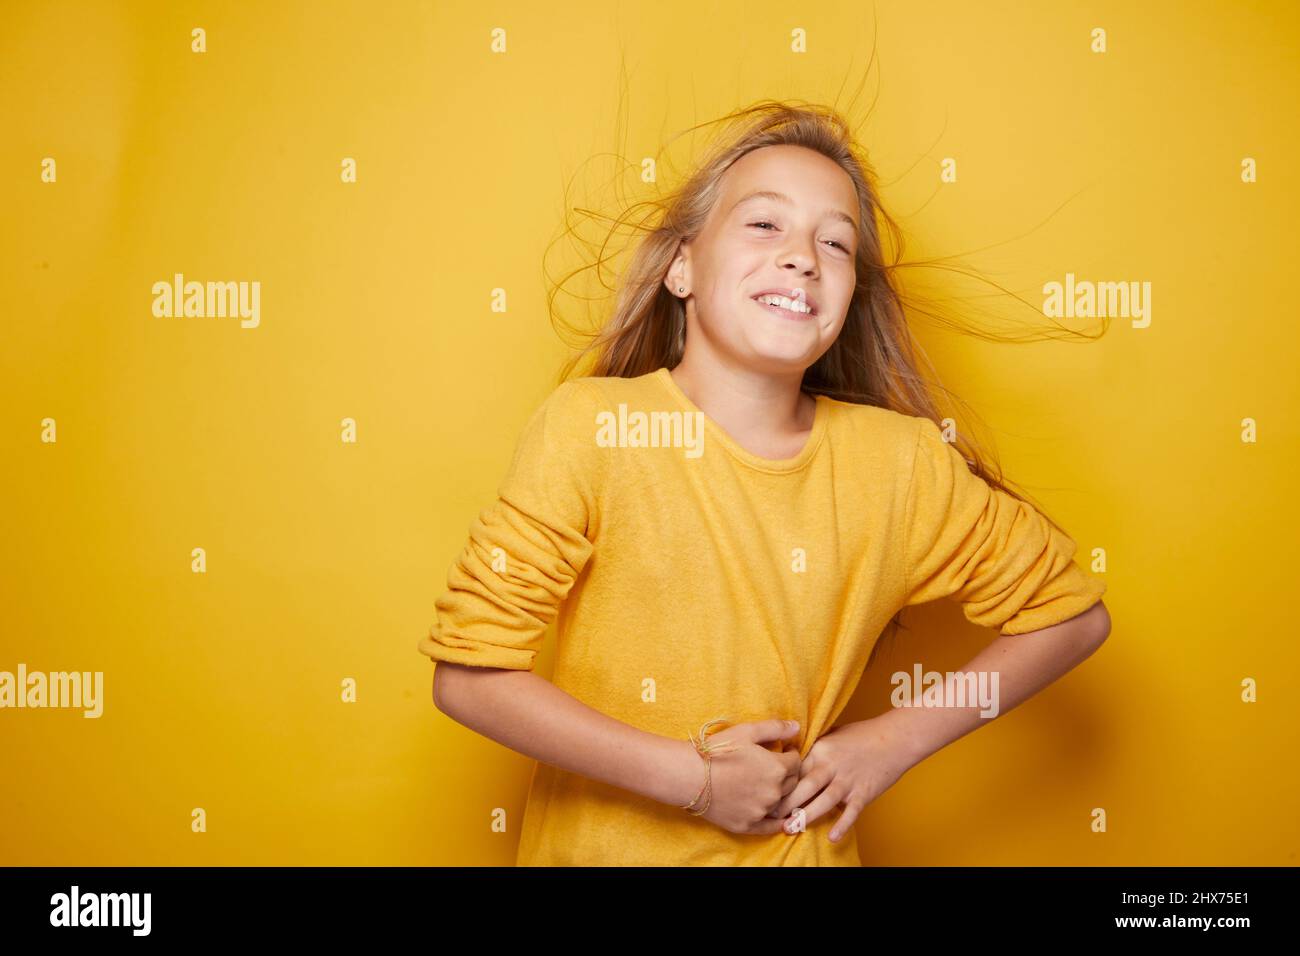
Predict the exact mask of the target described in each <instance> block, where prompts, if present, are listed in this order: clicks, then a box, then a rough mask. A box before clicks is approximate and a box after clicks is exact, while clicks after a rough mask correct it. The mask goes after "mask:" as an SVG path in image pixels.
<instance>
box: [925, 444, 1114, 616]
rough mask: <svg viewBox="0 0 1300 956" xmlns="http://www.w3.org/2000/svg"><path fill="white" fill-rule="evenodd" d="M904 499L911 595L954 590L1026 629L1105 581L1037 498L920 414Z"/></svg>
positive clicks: (1064, 612) (968, 604) (1092, 597)
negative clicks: (1031, 499)
mask: <svg viewBox="0 0 1300 956" xmlns="http://www.w3.org/2000/svg"><path fill="white" fill-rule="evenodd" d="M918 423H919V424H918V432H917V435H916V447H915V452H914V455H913V458H912V469H911V484H910V487H909V489H908V497H907V506H906V508H905V509H904V514H905V521H906V528H905V531H904V539H905V541H906V545H905V549H904V550H905V553H906V560H907V574H906V578H907V587H906V590H907V598H906V601H905V604H907V605H911V604H921V603H924V602H926V601H933V600H937V599H939V598H953V599H955V600H957V601H959V602H960V603H961V604H962V609H963V613H964V614H965V615H966V617H967V619H968V620H970V621H971V622H973V623H975V624H978V625H980V626H982V627H993V628H999V629H1000V632H1001V633H1002V634H1024V633H1026V632H1029V631H1036V630H1039V629H1041V628H1044V627H1050V626H1051V625H1053V624H1059V623H1061V622H1063V621H1066V620H1069V619H1070V618H1072V617H1075V616H1077V615H1079V614H1082V613H1083V612H1084V611H1086V610H1088V609H1089V608H1090V607H1092V606H1093V605H1094V604H1096V603H1097V602H1098V601H1099V600H1101V597H1102V595H1103V594H1104V593H1105V591H1106V584H1105V582H1104V581H1103V580H1102V579H1101V578H1099V577H1096V576H1095V575H1092V574H1089V573H1088V572H1086V571H1085V570H1084V569H1083V568H1082V567H1081V566H1080V565H1079V563H1078V562H1077V561H1075V560H1074V554H1075V551H1076V550H1077V546H1076V544H1075V542H1074V540H1073V539H1072V538H1070V537H1069V536H1067V535H1065V534H1062V533H1061V532H1060V531H1059V530H1058V529H1057V528H1055V527H1054V526H1053V525H1052V524H1051V523H1050V522H1049V521H1048V520H1047V519H1046V518H1044V517H1043V516H1042V515H1041V514H1040V513H1039V512H1038V511H1036V510H1035V509H1034V508H1033V507H1032V506H1031V505H1029V504H1027V503H1026V502H1023V501H1021V500H1020V499H1018V498H1016V497H1015V496H1013V495H1010V494H1008V493H1006V492H1004V491H1002V490H1000V489H997V488H994V487H993V486H992V485H990V484H988V483H987V482H986V481H984V479H983V478H981V477H979V476H978V475H976V474H974V473H973V472H972V471H971V470H970V468H969V466H968V465H967V464H966V460H965V459H964V458H963V457H962V455H961V453H960V452H959V451H958V450H957V448H956V447H954V446H953V445H952V444H950V443H948V442H946V441H944V439H943V436H942V434H941V433H940V431H939V428H938V426H937V425H935V423H934V422H932V421H930V420H929V419H926V418H920V419H918Z"/></svg>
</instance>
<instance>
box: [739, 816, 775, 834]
mask: <svg viewBox="0 0 1300 956" xmlns="http://www.w3.org/2000/svg"><path fill="white" fill-rule="evenodd" d="M784 825H785V821H784V820H773V819H770V818H769V817H764V818H763V819H761V820H759V821H758V822H757V823H754V824H751V825H750V827H749V829H748V830H747V831H746V832H747V833H754V834H762V835H764V836H766V835H768V834H772V833H780V832H781V828H782V827H783V826H784Z"/></svg>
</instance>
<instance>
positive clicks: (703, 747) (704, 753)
mask: <svg viewBox="0 0 1300 956" xmlns="http://www.w3.org/2000/svg"><path fill="white" fill-rule="evenodd" d="M730 719H731V718H730V717H715V718H713V720H710V721H708V722H707V723H706V724H704V726H702V727H701V728H700V739H699V741H696V739H695V737H694V735H690V734H688V736H690V741H691V745H692V746H694V747H695V752H696V753H698V754H699V755H700V756H701V757H703V758H704V768H705V775H704V786H703V787H701V788H700V792H699V793H697V794H696V795H695V799H694V800H692V801H691V802H690V803H687V804H683V805H682V809H683V810H685V811H686V812H688V813H690V814H691V815H692V816H697V817H698V816H700V815H702V814H703V813H704V812H705V811H707V810H708V809H709V804H710V803H711V802H712V801H713V755H714V754H722V753H730V752H731V751H733V750H735V749H736V745H735V744H734V743H732V742H730V741H722V742H720V743H713V742H712V741H710V740H708V739H706V738H707V737H708V733H709V728H710V727H712V726H713V725H714V724H722V723H726V722H727V721H729V720H730ZM701 798H703V799H704V806H702V807H699V808H698V809H692V808H694V807H695V805H696V804H697V803H699V802H700V799H701Z"/></svg>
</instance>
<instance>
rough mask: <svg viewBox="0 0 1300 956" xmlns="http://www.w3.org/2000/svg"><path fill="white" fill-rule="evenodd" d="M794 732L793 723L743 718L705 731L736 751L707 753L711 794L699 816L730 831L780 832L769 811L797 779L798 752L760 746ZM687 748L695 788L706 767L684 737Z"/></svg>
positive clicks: (796, 726)
mask: <svg viewBox="0 0 1300 956" xmlns="http://www.w3.org/2000/svg"><path fill="white" fill-rule="evenodd" d="M798 733H799V724H798V722H797V721H793V720H776V719H772V720H752V721H745V722H743V723H738V724H734V725H733V726H731V727H728V728H727V729H726V730H720V731H718V732H717V733H711V734H709V736H708V740H709V742H710V743H711V744H713V745H714V746H719V745H722V744H730V745H732V746H733V747H734V748H735V749H734V750H732V751H730V752H726V753H715V754H713V756H712V784H711V786H712V789H713V797H712V799H711V800H710V801H709V809H708V810H706V811H705V812H704V813H703V814H702V816H703V817H704V819H705V820H709V821H710V822H712V823H716V824H717V825H718V826H720V827H722V828H723V829H724V830H728V831H730V832H732V833H754V834H764V833H780V832H781V830H782V827H783V825H784V824H785V821H784V820H782V819H774V818H772V817H769V816H768V814H769V813H770V812H771V811H772V810H773V809H775V808H776V806H777V805H778V804H780V802H781V800H782V798H784V797H785V795H786V794H788V793H789V792H790V791H791V790H793V789H794V788H795V787H796V786H797V785H798V783H799V765H800V757H799V751H798V750H797V749H791V750H785V751H779V752H778V751H775V750H769V749H767V748H766V747H764V746H763V744H765V743H770V742H773V741H782V740H787V739H789V738H792V737H794V736H796V735H797V734H798ZM686 746H687V747H689V748H690V750H689V755H690V757H691V759H693V760H694V761H695V763H696V764H697V765H698V770H697V772H698V774H699V781H700V782H699V786H703V784H704V780H705V776H704V774H705V772H706V771H707V770H708V769H709V768H707V767H706V766H705V763H704V758H702V757H701V756H700V755H699V754H698V753H696V751H695V747H694V745H693V744H691V743H690V742H689V741H687V742H686ZM699 786H697V787H696V790H697V791H698V789H699Z"/></svg>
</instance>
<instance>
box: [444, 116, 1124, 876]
mask: <svg viewBox="0 0 1300 956" xmlns="http://www.w3.org/2000/svg"><path fill="white" fill-rule="evenodd" d="M739 115H741V116H742V117H743V118H744V119H745V120H746V121H747V125H746V128H745V129H744V130H743V131H742V132H741V133H740V134H739V135H738V136H736V137H735V138H734V139H733V140H732V141H731V142H730V143H729V144H728V145H727V146H726V147H725V148H723V149H721V150H719V151H718V152H716V153H715V154H714V155H713V156H712V157H710V158H709V159H708V160H707V161H706V162H705V163H704V164H703V165H702V166H701V167H700V168H699V169H698V170H697V171H696V172H695V174H694V175H693V176H692V177H691V178H690V180H689V181H688V182H687V183H686V184H685V185H684V186H683V187H682V189H681V190H680V191H679V192H678V193H676V194H675V195H674V196H673V197H672V199H671V200H670V201H669V202H668V203H667V205H666V208H665V209H664V212H663V216H662V219H661V220H660V221H659V223H658V225H657V226H656V228H654V229H653V231H651V232H649V233H648V234H647V235H646V237H645V238H644V239H643V240H642V242H641V244H640V246H639V248H638V249H637V253H636V256H635V257H634V259H633V261H632V263H631V265H630V268H629V269H628V271H627V273H626V274H625V275H624V277H623V281H622V284H621V286H620V288H619V294H618V298H617V301H616V305H615V308H614V312H613V315H612V317H611V318H610V320H609V321H608V322H607V323H606V325H605V326H604V328H603V329H602V330H601V333H600V335H599V336H598V337H597V338H596V339H595V341H593V343H592V344H591V346H590V348H589V349H588V352H589V353H590V354H591V356H592V357H593V359H594V362H593V368H592V370H591V374H589V375H586V376H583V377H578V378H572V379H570V380H568V381H565V382H564V383H563V384H561V385H560V386H559V387H558V388H557V389H556V390H555V391H554V392H553V393H552V394H551V395H550V396H549V397H548V398H547V399H546V401H545V402H544V403H543V404H542V405H541V406H540V407H539V408H538V409H537V410H536V412H535V413H534V414H533V416H532V418H531V420H530V421H529V422H528V424H527V426H526V428H525V430H524V433H523V435H522V437H521V438H520V440H519V443H518V446H517V447H516V450H515V454H514V457H513V460H512V461H511V464H510V467H509V469H508V472H507V474H506V476H505V478H504V480H503V482H502V484H501V486H500V489H499V494H498V497H497V500H496V501H495V502H494V503H493V504H492V505H491V506H490V507H489V508H487V509H485V510H484V511H483V512H482V513H481V514H480V515H479V517H478V519H477V520H476V521H475V522H474V523H473V525H472V527H471V529H470V537H469V541H468V543H467V545H466V546H465V548H464V550H463V552H462V553H461V555H460V557H459V558H458V560H457V561H456V563H455V564H454V565H453V566H452V568H451V570H450V571H449V573H448V579H447V591H446V593H444V594H443V595H442V596H441V597H440V598H439V599H438V600H437V603H436V609H437V623H436V624H435V625H434V626H433V627H432V628H431V630H430V632H429V635H428V637H427V638H425V639H424V640H422V641H421V642H420V645H419V649H420V651H421V652H422V653H424V654H427V655H428V656H429V657H431V658H433V659H434V660H435V661H438V662H440V663H439V664H438V666H437V667H436V668H435V672H434V685H433V697H434V701H435V703H436V705H437V707H438V708H439V709H440V710H442V711H443V712H444V713H446V714H448V715H449V716H451V717H452V718H453V719H455V720H457V721H459V722H460V723H462V724H464V725H465V726H467V727H469V728H471V729H473V730H475V731H477V732H479V733H481V734H484V735H486V736H488V737H490V738H492V739H493V740H496V741H499V742H500V743H502V744H504V745H505V746H507V747H510V748H511V749H513V750H516V751H518V752H519V753H522V754H526V755H528V756H530V757H533V758H535V759H536V760H537V761H539V762H538V764H537V765H536V767H535V770H534V776H533V780H532V785H531V788H530V792H529V799H528V803H527V808H526V810H525V814H524V820H523V826H522V832H521V836H520V843H519V854H518V862H519V864H520V865H652V866H682V865H690V866H698V865H724V866H725V865H844V866H856V865H860V860H859V857H858V850H857V844H856V841H855V840H854V839H852V838H851V837H852V826H853V823H854V821H855V820H856V819H857V817H858V815H859V813H860V812H861V811H862V809H863V807H865V806H866V805H867V804H869V803H870V802H871V801H872V800H874V799H875V798H876V797H877V796H879V795H880V794H881V793H882V792H883V791H884V790H886V789H887V788H888V787H890V786H891V785H892V784H893V783H894V782H895V781H896V780H898V778H899V777H900V776H901V775H902V774H904V773H905V772H906V771H907V770H908V769H909V768H910V767H912V766H914V765H915V764H916V763H917V762H919V761H920V760H922V759H924V758H925V757H926V756H927V755H929V754H931V753H933V752H935V751H936V750H938V749H940V748H941V747H943V746H945V745H946V744H948V743H950V742H951V741H953V740H955V739H957V738H958V737H960V736H962V735H963V734H965V733H967V732H968V731H970V730H972V729H975V728H976V727H978V726H980V724H981V721H982V720H983V719H984V718H982V717H981V716H980V714H979V708H978V706H971V707H952V708H941V709H936V708H915V707H910V708H895V709H891V710H890V711H888V712H886V713H883V714H881V715H879V716H877V717H873V718H871V719H869V720H863V721H856V722H851V723H845V724H843V725H841V726H835V721H836V719H837V718H838V717H839V716H840V714H841V712H842V711H843V710H844V707H845V705H846V704H847V703H848V701H849V699H850V697H851V696H852V695H853V692H854V689H855V688H856V687H857V684H858V681H859V678H860V676H861V675H862V672H863V670H864V668H865V666H866V664H867V663H868V660H869V657H870V654H871V650H872V647H873V646H874V644H875V642H876V639H877V637H878V636H879V635H880V634H881V633H882V631H883V630H884V629H885V627H886V625H888V624H890V623H891V621H892V619H893V618H894V616H895V615H896V614H897V613H898V612H899V611H900V610H901V609H902V608H904V607H907V606H909V605H914V604H919V603H923V602H926V601H931V600H935V599H938V598H954V599H956V600H958V601H960V602H961V604H962V606H963V609H964V612H965V615H966V616H967V617H968V618H969V619H970V620H971V621H973V622H974V623H976V624H979V625H982V626H986V627H990V628H997V629H998V630H999V631H1000V634H999V635H998V636H997V637H996V638H995V639H994V640H993V641H992V643H990V644H989V645H988V647H987V648H986V649H985V650H984V651H983V652H981V653H980V654H979V655H978V656H977V657H976V658H975V659H974V660H972V661H971V662H970V663H969V664H968V665H967V666H966V667H965V668H964V670H966V671H971V672H980V671H992V670H996V671H998V672H999V674H1000V690H1001V697H1000V700H999V710H1000V711H1001V712H1005V711H1007V710H1010V709H1011V708H1013V707H1015V706H1016V705H1017V704H1018V703H1020V702H1021V701H1022V700H1024V699H1026V698H1028V697H1029V696H1031V695H1032V694H1034V693H1036V692H1037V691H1038V690H1039V689H1041V688H1043V687H1045V686H1046V685H1048V684H1050V683H1051V682H1052V681H1054V680H1056V679H1057V678H1059V677H1060V676H1061V675H1062V674H1064V673H1066V672H1067V671H1069V670H1070V669H1071V668H1073V667H1074V666H1075V665H1077V664H1078V663H1080V662H1081V661H1082V660H1084V659H1085V658H1086V657H1088V656H1089V655H1090V654H1091V653H1092V652H1093V651H1094V650H1095V649H1096V648H1097V647H1098V646H1099V645H1100V644H1101V643H1102V642H1103V641H1104V640H1105V638H1106V636H1107V634H1108V633H1109V629H1110V624H1109V616H1108V614H1107V612H1106V609H1105V607H1104V605H1103V604H1102V603H1101V601H1100V598H1101V595H1102V594H1103V593H1104V592H1105V584H1104V583H1103V582H1102V581H1101V580H1100V579H1098V578H1095V577H1093V576H1091V575H1089V574H1088V573H1086V572H1085V571H1084V570H1083V569H1082V568H1081V567H1080V566H1079V565H1078V564H1077V563H1076V562H1075V561H1074V560H1073V556H1074V553H1075V543H1074V541H1073V540H1072V539H1071V538H1070V537H1069V536H1068V535H1067V534H1065V532H1064V531H1062V530H1061V529H1060V528H1058V527H1056V526H1055V525H1054V524H1053V523H1052V522H1050V521H1049V520H1048V519H1047V518H1046V517H1045V516H1044V515H1043V514H1041V513H1040V512H1039V511H1037V510H1035V509H1034V508H1033V507H1031V506H1030V505H1029V504H1028V503H1026V502H1025V501H1024V500H1023V499H1021V498H1020V497H1019V496H1017V495H1015V494H1013V493H1012V492H1011V491H1009V490H1008V489H1007V488H1006V487H1005V486H1003V485H1002V484H1001V482H1000V481H998V480H995V479H993V478H992V477H991V476H990V475H989V474H988V473H987V472H986V471H985V470H984V469H983V466H982V465H981V464H980V462H979V459H978V456H976V457H975V459H974V465H975V470H972V467H971V464H972V462H970V461H968V460H967V458H966V456H965V455H963V453H962V452H961V451H959V450H958V448H957V447H956V445H955V444H954V443H952V442H950V441H949V439H950V438H951V437H952V436H951V434H950V431H951V430H950V429H949V430H941V428H940V425H939V422H940V421H941V419H940V417H939V415H938V412H937V411H936V409H935V406H934V403H933V401H932V400H931V398H930V396H929V394H928V392H927V390H926V389H925V388H924V386H923V384H922V383H923V381H924V379H923V377H922V376H921V374H920V372H919V370H918V365H917V362H916V360H915V358H914V354H915V352H914V348H913V345H912V340H911V337H910V334H909V331H908V327H907V324H906V321H905V317H904V311H903V307H902V304H901V298H900V295H899V293H898V292H897V291H896V289H895V285H894V280H893V276H892V274H891V272H890V269H889V268H888V267H887V266H886V264H885V262H884V251H883V248H882V243H881V239H880V235H879V232H878V229H879V225H880V222H881V221H885V222H888V219H887V217H886V216H885V214H884V212H883V210H881V208H880V205H879V201H878V198H877V191H876V187H875V184H874V177H873V176H872V174H871V172H870V167H869V166H868V165H867V163H866V162H865V160H864V159H862V158H860V157H859V153H858V150H857V148H856V147H855V146H854V144H853V142H852V140H851V137H850V135H849V133H848V132H847V130H846V127H845V125H844V123H843V121H842V120H841V119H840V118H839V117H838V116H837V115H836V114H834V113H833V112H831V111H828V110H822V109H819V108H791V107H787V106H784V105H782V104H760V105H759V106H758V107H754V108H751V109H749V110H746V111H743V112H742V113H741V114H739ZM621 405H625V406H626V409H628V410H634V411H642V412H645V413H646V416H645V418H644V419H643V420H644V421H649V422H652V423H655V424H654V425H652V426H651V428H650V430H651V431H653V434H647V433H645V431H644V430H640V432H639V433H638V431H637V430H630V431H629V434H628V436H627V440H625V441H621V442H618V443H613V444H611V443H610V442H608V441H605V442H599V441H597V439H596V435H597V430H598V426H597V421H598V420H599V419H602V418H608V415H609V414H610V413H614V414H618V412H619V409H620V406H621ZM686 416H698V417H699V419H700V420H701V421H702V422H703V426H704V432H703V443H702V450H701V451H702V453H700V454H698V455H695V456H689V455H686V454H683V450H682V448H681V447H674V441H673V439H674V438H675V437H676V436H677V435H678V434H679V432H678V431H676V429H677V428H678V427H679V426H678V425H677V423H678V422H680V421H681V419H683V418H685V417H686ZM678 445H680V442H679V443H678ZM552 621H556V622H557V648H556V658H555V668H554V675H553V678H552V680H551V681H547V680H545V679H543V678H542V677H541V676H539V675H537V674H535V673H533V672H532V671H533V666H534V661H535V658H536V654H537V652H538V650H539V649H540V646H541V643H542V639H543V635H544V632H545V631H546V628H547V626H548V625H549V624H550V623H551V622H552ZM724 718H725V719H724ZM839 807H843V810H842V811H841V812H839V813H835V812H834V811H835V810H836V809H837V808H839ZM846 836H848V837H849V838H848V839H845V837H846Z"/></svg>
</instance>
